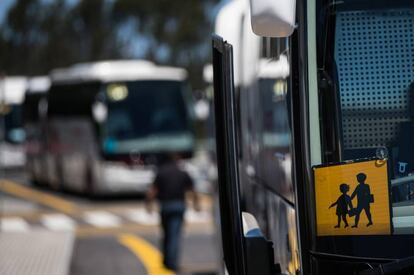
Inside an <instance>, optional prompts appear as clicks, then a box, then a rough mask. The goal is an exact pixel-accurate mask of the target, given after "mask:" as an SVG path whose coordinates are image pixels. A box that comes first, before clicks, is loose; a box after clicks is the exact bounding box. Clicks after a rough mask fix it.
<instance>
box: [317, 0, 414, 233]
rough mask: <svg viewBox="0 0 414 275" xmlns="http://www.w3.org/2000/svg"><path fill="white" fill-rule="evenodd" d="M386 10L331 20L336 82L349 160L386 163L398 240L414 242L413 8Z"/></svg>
mask: <svg viewBox="0 0 414 275" xmlns="http://www.w3.org/2000/svg"><path fill="white" fill-rule="evenodd" d="M321 2H324V1H321ZM325 2H326V1H325ZM382 2H383V1H378V3H375V5H367V3H368V2H367V1H361V2H360V3H355V2H353V1H344V2H343V3H340V4H338V6H337V10H336V12H335V16H334V18H335V21H334V22H330V21H329V20H326V22H328V24H335V34H334V37H331V38H329V37H328V38H327V41H329V39H332V40H333V41H334V53H333V55H334V56H333V59H334V62H335V65H336V72H337V77H336V76H335V75H334V76H332V79H334V80H336V79H337V81H338V83H337V84H338V92H339V95H340V105H341V106H340V107H341V110H340V111H341V124H342V125H341V133H342V144H343V158H344V160H355V159H360V158H373V157H387V158H388V165H389V166H390V169H389V170H390V171H389V176H390V191H391V194H392V214H393V219H392V222H393V227H394V231H393V233H394V234H414V149H413V148H414V147H413V146H412V142H413V141H414V70H413V68H414V6H413V4H412V3H409V2H407V1H397V2H396V4H395V6H393V7H392V6H390V4H389V3H388V4H387V5H384V4H381V3H382ZM384 3H385V2H384ZM397 3H398V4H397ZM321 6H322V7H323V5H321ZM322 37H323V35H322ZM326 43H329V42H326ZM327 59H328V60H329V58H327Z"/></svg>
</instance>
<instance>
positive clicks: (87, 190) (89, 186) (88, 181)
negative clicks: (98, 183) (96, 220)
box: [83, 166, 96, 198]
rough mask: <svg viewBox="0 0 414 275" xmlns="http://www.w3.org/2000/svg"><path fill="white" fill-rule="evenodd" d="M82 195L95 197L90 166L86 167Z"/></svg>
mask: <svg viewBox="0 0 414 275" xmlns="http://www.w3.org/2000/svg"><path fill="white" fill-rule="evenodd" d="M83 193H84V195H85V196H87V197H90V198H95V197H96V193H95V181H94V176H93V170H92V168H91V167H90V166H88V167H87V168H86V176H85V186H84V191H83Z"/></svg>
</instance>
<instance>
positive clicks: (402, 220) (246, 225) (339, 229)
mask: <svg viewBox="0 0 414 275" xmlns="http://www.w3.org/2000/svg"><path fill="white" fill-rule="evenodd" d="M226 8H227V9H226V10H227V11H228V12H226V13H223V14H221V15H220V18H219V19H221V20H222V22H224V23H223V24H222V25H223V26H225V27H226V28H227V29H230V27H231V26H232V30H231V31H228V32H217V33H218V34H219V35H220V36H222V37H218V36H214V37H213V69H214V93H215V106H216V109H215V117H216V133H217V135H216V136H217V141H216V143H217V148H218V150H217V162H218V183H219V184H218V185H219V191H220V192H219V193H220V194H219V195H220V210H221V211H220V212H221V229H222V239H223V240H225V241H224V242H223V253H224V262H225V266H226V269H227V271H228V274H230V275H233V274H237V275H239V274H243V275H250V274H413V272H414V261H413V250H412V247H413V245H414V238H413V236H414V214H413V213H414V192H413V190H414V157H413V156H414V151H413V146H412V142H413V140H414V134H413V133H414V130H413V129H414V127H413V125H414V84H413V83H414V70H413V64H414V58H413V57H414V55H413V50H414V43H413V41H414V38H413V37H414V28H413V22H414V2H413V1H409V0H396V1H386V0H378V1H369V0H342V1H335V0H306V1H304V0H297V1H295V0H278V1H275V0H250V1H245V0H234V1H230V3H229V4H228V6H227V7H226ZM223 11H224V9H223ZM250 13H251V16H250ZM246 22H247V23H246ZM225 23H227V25H226V24H225ZM252 30H253V31H254V33H255V34H257V35H258V36H257V37H256V38H255V39H256V40H257V39H262V41H265V42H266V43H264V44H262V46H263V45H267V43H268V45H270V46H271V44H276V45H277V44H279V46H282V45H284V46H283V47H275V48H276V49H270V57H271V58H272V59H273V60H277V62H278V63H279V66H278V67H280V69H282V67H284V65H282V64H283V63H284V61H283V59H285V58H286V61H287V64H288V66H289V67H288V68H287V69H288V70H287V72H288V74H280V75H279V77H278V78H277V79H274V80H272V81H276V82H275V83H274V84H272V85H273V87H271V88H272V89H273V95H272V98H269V97H267V96H266V94H264V93H263V91H264V90H263V89H262V88H260V86H261V84H260V83H261V82H262V83H263V81H262V80H260V73H259V72H260V65H259V63H260V58H257V51H255V50H253V49H249V47H248V46H249V45H251V43H246V40H245V39H246V38H249V37H251V35H252ZM259 36H262V38H260V37H259ZM269 37H272V38H271V39H269ZM226 41H227V42H226ZM251 41H254V39H253V40H251ZM259 48H260V47H259ZM269 48H271V47H269ZM247 60H251V61H249V62H246V61H247ZM246 64H247V65H246ZM240 76H242V77H240ZM273 76H274V75H273ZM263 84H264V83H263ZM284 85H286V89H285V88H284V87H283V86H284ZM262 86H263V85H262ZM269 87H270V86H269ZM283 90H285V91H286V93H285V92H283ZM266 97H267V99H266ZM263 103H264V104H263ZM266 113H268V114H269V115H267V114H266ZM261 120H263V121H264V122H265V124H263V123H262V122H261ZM277 120H278V121H277ZM267 121H270V122H272V123H271V124H269V125H270V126H272V127H274V128H273V129H272V128H269V127H267V126H268V124H267ZM279 123H280V124H279ZM278 124H279V125H278ZM276 126H277V127H278V128H277V127H276ZM279 126H280V127H279ZM287 126H288V127H287ZM269 130H270V132H269ZM261 137H262V138H261ZM287 138H288V139H287ZM351 169H355V171H351ZM322 170H323V171H325V173H326V174H325V175H324V174H321V173H320V171H322ZM327 171H328V172H327ZM378 171H381V172H378ZM326 175H328V177H329V180H327V179H328V178H327V177H326ZM365 179H367V182H366V183H365ZM343 183H345V185H347V184H349V185H350V186H351V189H350V190H354V192H350V200H351V201H352V200H353V203H354V206H355V208H353V207H352V206H350V209H348V206H346V208H347V209H345V210H346V211H344V212H347V213H346V214H344V216H343V218H342V220H343V221H344V224H343V225H342V226H340V222H339V221H338V219H337V218H338V217H339V212H338V208H337V212H336V213H335V211H330V210H329V207H330V206H329V205H331V201H333V200H334V199H332V200H331V199H328V200H327V201H329V202H326V201H324V199H327V198H332V197H334V198H335V199H336V195H337V194H338V193H339V191H341V193H343V194H345V193H346V192H348V191H346V188H345V189H342V190H340V188H342V187H340V185H341V184H343ZM359 184H360V185H361V186H364V187H363V188H367V187H366V185H369V186H370V187H369V186H368V190H369V188H371V189H370V190H371V191H368V192H366V193H364V194H365V195H366V197H368V196H367V194H368V195H369V199H367V200H363V199H360V197H359V196H361V197H363V195H357V199H355V198H354V199H353V197H355V194H357V193H355V192H356V190H357V189H356V186H357V185H358V186H359ZM365 184H366V185H365ZM325 187H326V189H323V188H325ZM338 187H339V188H338ZM328 189H329V190H328ZM344 190H345V191H344ZM351 194H354V195H351ZM374 197H375V200H374ZM366 204H368V205H366ZM369 205H371V210H372V213H371V212H370V208H369V207H370V206H369ZM331 207H332V206H331ZM381 207H383V208H382V209H381ZM375 209H376V210H375ZM246 211H247V212H249V213H250V214H249V213H245V212H246ZM354 211H355V212H354ZM242 212H244V213H242ZM360 214H361V218H362V219H361V220H360V219H359V217H360V216H359V215H360ZM347 215H349V217H348V220H349V221H352V223H351V222H350V224H349V226H348V224H347V221H346V216H347ZM354 216H355V217H354ZM344 217H345V218H344ZM358 223H359V224H358ZM373 224H374V226H373ZM375 224H376V225H377V227H375ZM380 226H383V228H381V229H378V228H379V227H380Z"/></svg>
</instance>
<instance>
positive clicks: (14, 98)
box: [0, 76, 27, 104]
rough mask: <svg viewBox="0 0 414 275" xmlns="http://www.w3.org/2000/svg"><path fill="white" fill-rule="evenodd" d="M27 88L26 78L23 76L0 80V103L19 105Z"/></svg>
mask: <svg viewBox="0 0 414 275" xmlns="http://www.w3.org/2000/svg"><path fill="white" fill-rule="evenodd" d="M26 88H27V78H26V77H24V76H9V77H5V78H0V102H4V103H6V104H21V103H22V102H23V100H24V93H25V91H26Z"/></svg>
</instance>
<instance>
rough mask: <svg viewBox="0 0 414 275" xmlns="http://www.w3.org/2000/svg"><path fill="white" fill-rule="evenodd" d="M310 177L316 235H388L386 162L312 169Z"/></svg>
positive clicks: (365, 162) (389, 218) (378, 161)
mask: <svg viewBox="0 0 414 275" xmlns="http://www.w3.org/2000/svg"><path fill="white" fill-rule="evenodd" d="M314 176H315V197H316V198H315V199H316V223H317V235H318V236H335V235H388V234H391V217H390V202H389V188H388V172H387V161H386V160H370V161H363V162H355V163H348V164H339V165H333V166H326V167H315V168H314Z"/></svg>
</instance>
